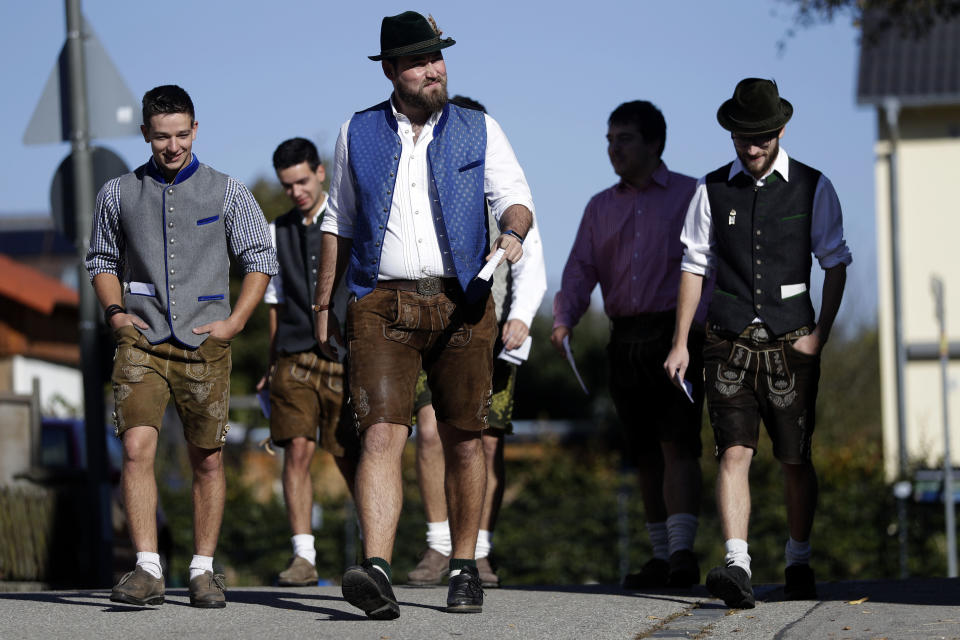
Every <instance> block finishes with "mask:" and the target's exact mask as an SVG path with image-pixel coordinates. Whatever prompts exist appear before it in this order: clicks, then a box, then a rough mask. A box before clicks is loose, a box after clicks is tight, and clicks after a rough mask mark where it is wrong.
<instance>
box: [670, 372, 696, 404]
mask: <svg viewBox="0 0 960 640" xmlns="http://www.w3.org/2000/svg"><path fill="white" fill-rule="evenodd" d="M673 377H674V378H675V379H676V381H677V382H679V383H680V386H681V387H683V393H684V395H686V396H687V400H689V401H690V402H693V383H692V382H690V381H689V380H684V379H683V378H681V377H680V372H679V371H677V372H675V373H674V374H673Z"/></svg>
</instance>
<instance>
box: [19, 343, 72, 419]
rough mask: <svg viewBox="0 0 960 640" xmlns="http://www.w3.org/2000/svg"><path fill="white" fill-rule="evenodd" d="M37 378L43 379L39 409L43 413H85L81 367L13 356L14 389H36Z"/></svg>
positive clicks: (26, 390) (23, 390) (24, 391)
mask: <svg viewBox="0 0 960 640" xmlns="http://www.w3.org/2000/svg"><path fill="white" fill-rule="evenodd" d="M34 378H39V380H40V411H41V413H42V414H43V415H45V416H60V417H67V416H70V415H81V416H82V415H83V375H82V374H81V373H80V370H79V369H75V368H73V367H68V366H66V365H62V364H53V363H51V362H45V361H43V360H36V359H33V358H24V357H23V356H14V357H13V392H14V393H18V394H24V395H29V394H30V393H32V392H33V379H34ZM70 409H72V411H71V410H70Z"/></svg>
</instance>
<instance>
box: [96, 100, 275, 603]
mask: <svg viewBox="0 0 960 640" xmlns="http://www.w3.org/2000/svg"><path fill="white" fill-rule="evenodd" d="M140 130H141V131H142V133H143V138H144V141H146V142H147V143H148V144H149V145H150V148H151V151H152V156H151V158H150V159H149V160H148V161H147V162H146V163H145V164H143V165H142V166H140V167H139V168H137V169H136V170H135V171H133V172H132V173H128V174H126V175H123V176H120V177H119V178H115V179H113V180H110V181H109V182H107V183H106V184H105V185H104V186H103V188H102V189H101V190H100V193H99V195H98V196H97V206H96V214H95V220H94V225H93V231H92V233H91V236H90V249H89V251H88V253H87V259H86V267H87V271H88V272H89V273H90V278H91V280H92V281H93V287H94V290H95V291H96V293H97V297H98V298H99V300H100V304H101V305H103V308H104V318H105V320H106V322H107V324H109V325H110V327H111V328H112V329H113V333H114V337H115V338H116V340H117V351H116V355H115V357H114V366H113V391H114V400H115V404H116V409H115V413H114V420H115V422H116V434H117V436H118V437H120V438H121V439H122V440H123V470H122V477H121V486H122V489H123V503H124V508H125V510H126V514H127V522H128V524H129V527H130V537H131V538H132V541H133V546H134V548H135V549H136V551H137V566H136V567H135V569H134V570H133V571H131V572H129V573H127V574H126V575H124V576H123V578H121V579H120V582H119V583H117V585H116V586H115V587H114V588H113V592H112V593H111V595H110V599H111V600H112V601H114V602H124V603H128V604H135V605H140V606H145V605H157V604H161V603H163V600H164V583H163V574H162V569H161V567H160V558H159V555H158V554H157V526H156V512H157V484H156V479H155V476H154V468H153V467H154V459H155V457H156V453H157V440H158V436H159V430H160V426H161V423H162V419H163V414H164V411H165V409H166V405H167V402H168V400H169V399H170V397H171V396H172V397H173V402H174V404H175V405H176V408H177V412H178V414H179V415H180V420H181V421H182V422H183V431H184V436H185V438H186V441H187V452H188V455H189V459H190V465H191V467H192V468H193V518H194V556H193V559H192V561H191V563H190V604H191V605H193V606H195V607H208V608H220V607H224V606H226V600H225V598H224V595H223V591H224V584H223V576H221V575H215V574H214V573H213V553H214V550H215V549H216V546H217V538H218V537H219V535H220V524H221V522H222V520H223V509H224V496H225V493H226V482H225V478H224V472H223V457H222V451H221V448H222V447H223V444H224V443H225V442H226V440H227V431H229V430H230V426H229V425H228V424H227V413H228V406H229V396H230V362H231V360H230V340H231V339H232V338H233V337H234V336H236V335H237V334H238V333H239V332H240V331H241V330H242V329H243V327H244V325H245V324H246V322H247V319H248V318H249V317H250V313H251V312H252V311H253V309H254V308H255V307H256V305H257V302H258V301H259V299H260V296H262V295H263V291H264V289H265V288H266V286H267V282H268V281H269V278H270V276H271V275H273V274H274V273H276V272H277V260H276V253H275V251H274V249H273V245H272V244H271V242H270V237H269V235H268V234H267V224H266V221H265V220H264V218H263V213H262V212H261V211H260V207H259V206H258V205H257V203H256V201H255V200H254V199H253V196H252V195H251V194H250V192H249V191H248V190H247V188H246V187H244V186H243V185H242V184H240V183H239V182H237V181H236V180H234V179H233V178H231V177H229V176H226V175H224V174H222V173H219V172H218V171H214V170H213V169H211V168H210V167H208V166H207V165H205V164H201V163H200V162H199V161H198V160H197V157H196V156H195V155H193V152H192V147H193V141H194V139H196V135H197V121H196V120H195V118H194V109H193V102H192V101H191V100H190V96H189V95H187V92H186V91H184V90H183V89H181V88H180V87H178V86H175V85H164V86H160V87H156V88H154V89H151V90H150V91H148V92H147V93H146V94H145V95H144V96H143V124H142V125H141V127H140ZM231 256H233V258H234V259H235V260H236V261H237V262H239V264H240V266H241V268H242V269H243V272H244V274H245V275H244V278H243V285H242V288H241V291H240V295H239V297H238V298H237V303H236V305H235V306H234V307H233V310H232V311H231V308H230V300H229V298H230V279H229V266H230V265H229V262H230V257H231Z"/></svg>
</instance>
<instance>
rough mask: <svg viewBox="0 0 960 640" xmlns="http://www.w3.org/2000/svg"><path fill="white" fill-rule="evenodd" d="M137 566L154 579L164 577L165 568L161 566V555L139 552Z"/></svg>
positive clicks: (151, 552)
mask: <svg viewBox="0 0 960 640" xmlns="http://www.w3.org/2000/svg"><path fill="white" fill-rule="evenodd" d="M137 566H138V567H143V570H144V571H146V572H147V573H149V574H150V575H152V576H153V577H154V578H162V577H163V568H162V567H161V566H160V554H159V553H154V552H153V551H137Z"/></svg>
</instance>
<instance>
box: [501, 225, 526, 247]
mask: <svg viewBox="0 0 960 640" xmlns="http://www.w3.org/2000/svg"><path fill="white" fill-rule="evenodd" d="M500 234H501V235H504V236H513V237H514V238H516V239H517V240H519V241H520V244H523V236H521V235H520V234H519V233H517V232H516V231H514V230H513V229H505V230H504V231H501V232H500Z"/></svg>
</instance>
